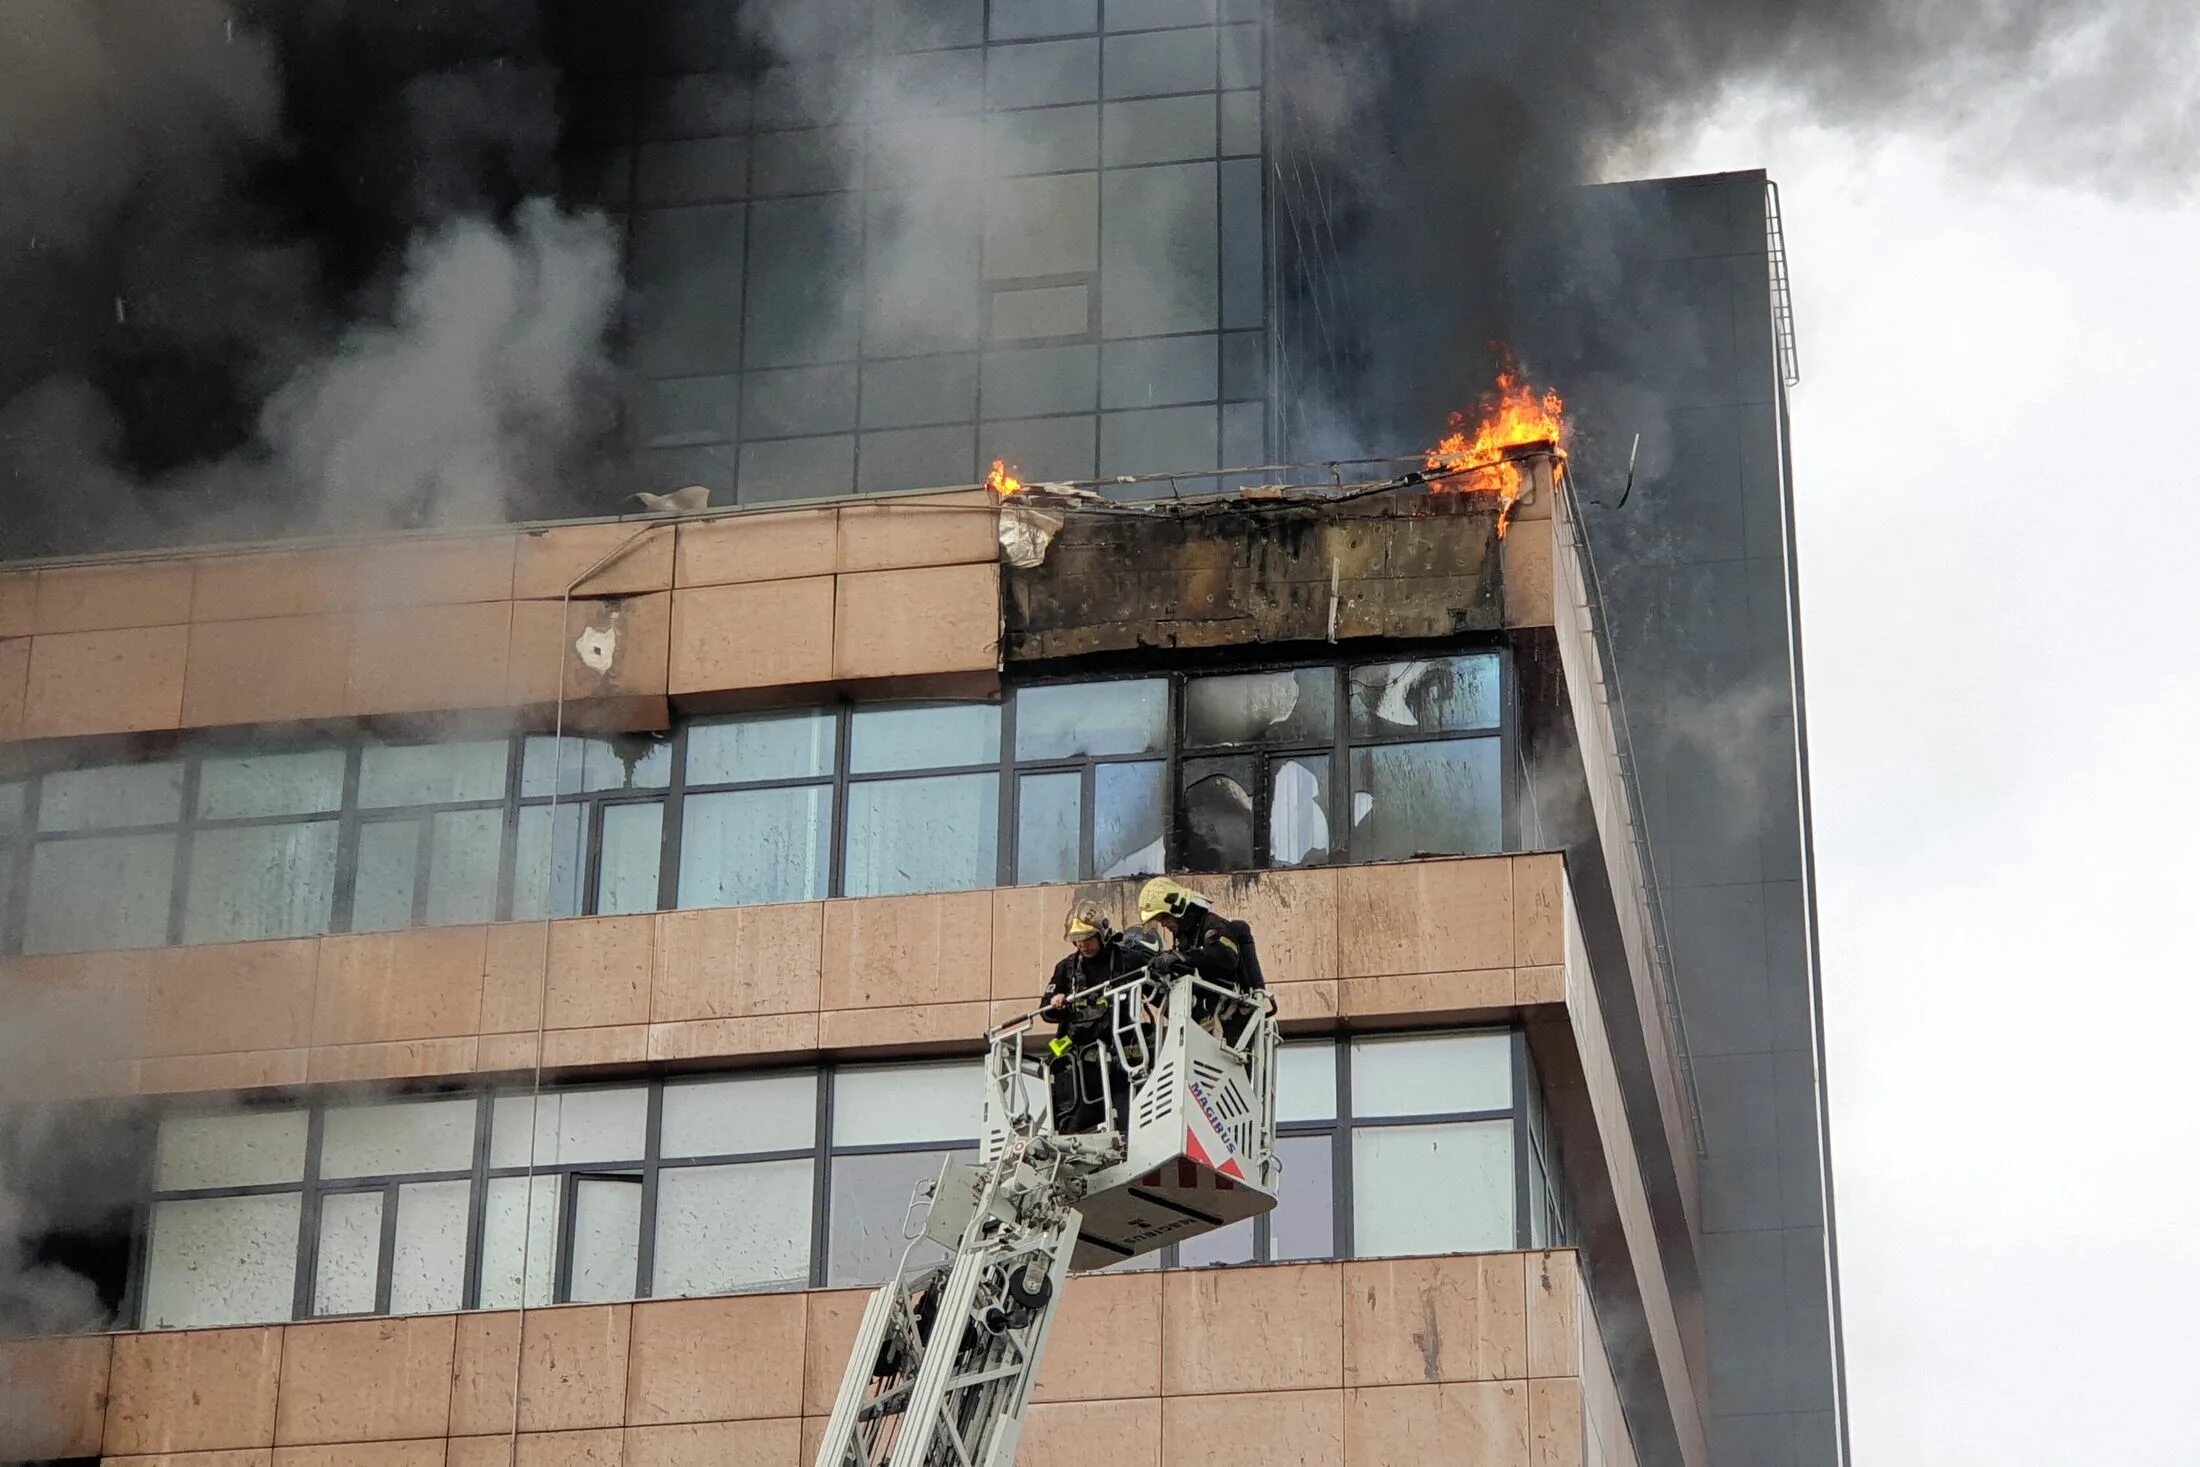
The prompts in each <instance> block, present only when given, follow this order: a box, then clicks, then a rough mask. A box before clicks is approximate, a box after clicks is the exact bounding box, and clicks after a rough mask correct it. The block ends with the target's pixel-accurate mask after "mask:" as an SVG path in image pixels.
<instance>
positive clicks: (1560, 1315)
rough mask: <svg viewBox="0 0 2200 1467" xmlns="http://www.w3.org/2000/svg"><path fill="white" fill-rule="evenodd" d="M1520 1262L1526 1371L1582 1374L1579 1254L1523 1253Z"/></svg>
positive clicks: (1581, 1302)
mask: <svg viewBox="0 0 2200 1467" xmlns="http://www.w3.org/2000/svg"><path fill="white" fill-rule="evenodd" d="M1522 1261H1523V1263H1524V1264H1525V1266H1526V1274H1527V1298H1528V1374H1529V1375H1531V1376H1539V1377H1540V1376H1561V1375H1580V1374H1582V1373H1583V1358H1584V1355H1585V1346H1584V1343H1583V1335H1582V1316H1583V1314H1584V1312H1585V1310H1586V1308H1587V1304H1586V1301H1585V1299H1584V1297H1583V1291H1582V1282H1581V1265H1580V1259H1579V1256H1578V1255H1577V1254H1575V1253H1573V1252H1572V1251H1571V1250H1564V1249H1562V1250H1558V1251H1555V1252H1549V1253H1529V1254H1525V1255H1523V1256H1522ZM1597 1348H1599V1349H1601V1348H1602V1347H1601V1345H1599V1346H1597Z"/></svg>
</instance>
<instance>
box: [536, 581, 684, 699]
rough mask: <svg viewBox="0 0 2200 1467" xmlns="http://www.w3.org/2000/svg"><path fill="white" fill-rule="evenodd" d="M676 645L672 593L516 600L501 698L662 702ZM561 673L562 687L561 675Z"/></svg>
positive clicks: (659, 592)
mask: <svg viewBox="0 0 2200 1467" xmlns="http://www.w3.org/2000/svg"><path fill="white" fill-rule="evenodd" d="M671 648H672V596H671V593H669V592H665V591H658V592H655V593H652V594H650V595H637V596H625V597H620V598H618V599H616V600H603V599H588V600H578V601H575V602H573V604H572V605H570V606H568V605H566V604H565V603H564V602H562V601H515V602H513V603H512V641H511V647H510V649H509V653H508V655H507V657H506V662H505V669H506V670H505V687H504V700H505V702H506V703H507V704H508V705H511V706H514V707H525V706H527V705H530V704H543V703H554V702H556V701H557V699H558V698H559V697H560V695H561V691H562V696H564V697H565V698H566V699H567V701H568V702H569V703H571V702H572V701H574V700H605V699H626V700H648V699H655V700H657V704H653V705H651V706H658V705H661V702H662V699H663V697H664V693H665V689H666V685H667V679H668V677H669V669H670V659H671ZM561 676H562V677H563V679H564V681H563V685H562V690H561V686H560V682H559V679H560V677H561Z"/></svg>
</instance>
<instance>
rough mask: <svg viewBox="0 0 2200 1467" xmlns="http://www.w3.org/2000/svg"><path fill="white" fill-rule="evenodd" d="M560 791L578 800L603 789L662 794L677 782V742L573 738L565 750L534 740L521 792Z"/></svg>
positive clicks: (522, 768)
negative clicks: (674, 774) (554, 786)
mask: <svg viewBox="0 0 2200 1467" xmlns="http://www.w3.org/2000/svg"><path fill="white" fill-rule="evenodd" d="M553 777H554V778H555V780H556V783H557V792H558V793H559V794H561V795H575V794H581V793H583V792H594V791H598V790H661V789H663V788H664V787H665V786H666V785H667V784H669V783H670V782H671V780H672V741H671V740H670V739H653V738H646V737H643V736H640V735H635V736H630V737H625V738H609V739H585V738H576V737H572V736H570V735H569V736H567V738H566V740H565V747H564V748H563V749H562V750H561V749H559V748H558V745H557V740H555V739H552V738H547V737H537V738H530V739H528V740H527V750H526V753H525V755H524V757H523V758H522V759H521V761H520V770H519V792H520V793H521V794H523V795H528V796H541V795H547V794H549V793H550V789H551V782H552V779H553Z"/></svg>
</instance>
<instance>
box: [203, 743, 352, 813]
mask: <svg viewBox="0 0 2200 1467" xmlns="http://www.w3.org/2000/svg"><path fill="white" fill-rule="evenodd" d="M343 799H344V751H343V750H342V749H316V750H313V751H312V752H310V753H304V754H245V755H241V756H239V757H237V758H229V759H207V760H205V761H203V762H202V763H201V764H200V765H199V815H200V817H201V818H202V819H206V820H246V819H251V818H253V817H255V816H261V815H317V814H320V813H321V812H322V811H324V810H334V809H335V808H336V807H337V806H338V805H340V804H342V803H343Z"/></svg>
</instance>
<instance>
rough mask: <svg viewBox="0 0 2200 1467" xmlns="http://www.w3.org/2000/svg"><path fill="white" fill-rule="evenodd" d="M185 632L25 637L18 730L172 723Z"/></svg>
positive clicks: (99, 729) (50, 733)
mask: <svg viewBox="0 0 2200 1467" xmlns="http://www.w3.org/2000/svg"><path fill="white" fill-rule="evenodd" d="M189 640H190V630H189V629H188V628H187V627H183V626H160V627H135V628H130V629H127V630H123V631H102V632H62V633H56V634H52V635H47V636H41V637H34V638H32V639H31V657H30V673H29V678H28V680H27V682H26V683H25V691H24V699H23V718H22V726H21V732H22V734H23V737H25V738H32V739H40V738H60V737H63V736H68V735H78V734H99V733H137V732H143V731H146V730H151V729H163V728H174V727H175V726H176V725H177V722H178V721H179V720H180V719H181V717H182V715H183V673H184V658H185V653H186V648H187V645H188V643H189Z"/></svg>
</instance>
